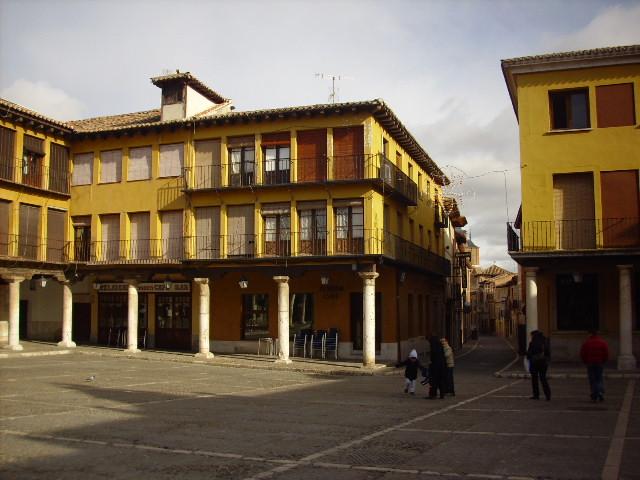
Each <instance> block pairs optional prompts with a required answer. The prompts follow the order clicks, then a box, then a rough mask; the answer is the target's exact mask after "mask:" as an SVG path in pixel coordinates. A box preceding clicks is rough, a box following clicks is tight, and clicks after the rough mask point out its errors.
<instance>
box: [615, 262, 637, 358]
mask: <svg viewBox="0 0 640 480" xmlns="http://www.w3.org/2000/svg"><path fill="white" fill-rule="evenodd" d="M632 269H633V266H632V265H618V272H619V278H620V281H619V287H618V288H619V289H620V352H619V355H618V370H633V369H635V368H636V357H634V356H633V344H632V339H633V332H632V330H633V326H632V319H631V308H632V305H631V302H632V299H633V297H632V295H631V271H632Z"/></svg>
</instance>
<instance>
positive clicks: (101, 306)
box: [98, 292, 148, 348]
mask: <svg viewBox="0 0 640 480" xmlns="http://www.w3.org/2000/svg"><path fill="white" fill-rule="evenodd" d="M147 301H148V300H147V294H145V293H138V337H139V341H138V344H139V347H140V346H142V347H144V346H145V345H143V344H140V339H142V338H146V330H147V311H148V310H147ZM128 305H129V300H128V295H127V294H126V293H119V292H118V293H100V294H99V295H98V343H99V344H100V345H107V346H111V347H120V348H126V347H127V328H128V325H129V322H128Z"/></svg>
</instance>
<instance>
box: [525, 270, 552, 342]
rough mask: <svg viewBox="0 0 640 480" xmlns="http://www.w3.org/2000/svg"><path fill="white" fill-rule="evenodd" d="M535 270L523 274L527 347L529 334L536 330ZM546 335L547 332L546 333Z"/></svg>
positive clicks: (536, 283)
mask: <svg viewBox="0 0 640 480" xmlns="http://www.w3.org/2000/svg"><path fill="white" fill-rule="evenodd" d="M537 273H538V269H537V268H528V269H527V270H526V272H525V277H526V291H527V300H526V308H527V339H526V341H527V345H528V344H529V334H530V333H531V332H533V331H534V330H538V279H537ZM547 333H548V332H547Z"/></svg>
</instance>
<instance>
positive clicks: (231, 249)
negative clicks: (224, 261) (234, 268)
mask: <svg viewBox="0 0 640 480" xmlns="http://www.w3.org/2000/svg"><path fill="white" fill-rule="evenodd" d="M254 246H255V235H254V205H229V206H228V207H227V255H228V256H230V257H231V256H238V257H252V256H253V254H254V252H255V249H254Z"/></svg>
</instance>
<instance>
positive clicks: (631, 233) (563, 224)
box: [507, 218, 640, 252]
mask: <svg viewBox="0 0 640 480" xmlns="http://www.w3.org/2000/svg"><path fill="white" fill-rule="evenodd" d="M507 247H508V249H509V251H510V252H543V251H561V250H565V251H571V250H596V249H608V248H614V249H620V248H622V249H625V248H639V247H640V219H638V218H598V219H580V220H540V221H531V222H523V223H522V225H521V228H520V231H519V232H517V231H516V229H515V228H514V226H513V223H511V222H510V223H508V224H507Z"/></svg>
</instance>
